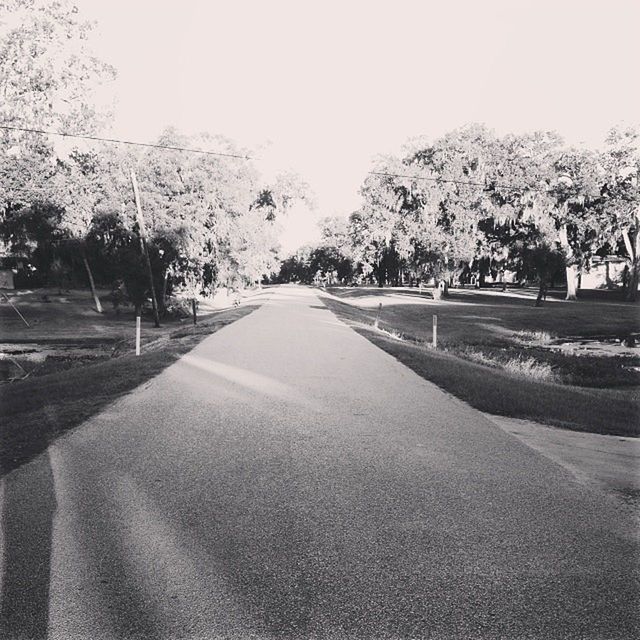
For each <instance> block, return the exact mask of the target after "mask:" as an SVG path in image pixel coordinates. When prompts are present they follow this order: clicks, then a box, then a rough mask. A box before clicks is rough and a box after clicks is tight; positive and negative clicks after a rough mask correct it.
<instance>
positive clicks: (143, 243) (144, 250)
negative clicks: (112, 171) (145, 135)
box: [131, 169, 160, 327]
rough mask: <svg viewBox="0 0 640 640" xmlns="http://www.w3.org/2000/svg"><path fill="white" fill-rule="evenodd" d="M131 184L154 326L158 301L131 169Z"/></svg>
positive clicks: (138, 199)
mask: <svg viewBox="0 0 640 640" xmlns="http://www.w3.org/2000/svg"><path fill="white" fill-rule="evenodd" d="M131 184H132V185H133V197H134V198H135V201H136V216H137V217H136V219H137V221H138V228H139V229H140V246H141V248H142V254H143V255H144V258H145V261H146V263H147V272H148V274H149V284H150V285H151V304H152V305H153V319H154V321H155V326H156V327H159V326H160V315H159V314H158V302H157V300H156V288H155V286H154V284H153V272H152V271H151V260H150V259H149V248H148V247H147V230H146V227H145V224H144V217H143V216H142V207H141V206H140V194H139V192H138V180H137V178H136V172H135V171H134V170H133V169H131Z"/></svg>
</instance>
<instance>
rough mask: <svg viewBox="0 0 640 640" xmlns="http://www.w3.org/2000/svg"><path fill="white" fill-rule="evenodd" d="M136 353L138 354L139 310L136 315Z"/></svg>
mask: <svg viewBox="0 0 640 640" xmlns="http://www.w3.org/2000/svg"><path fill="white" fill-rule="evenodd" d="M136 355H137V356H139V355H140V312H138V314H137V315H136Z"/></svg>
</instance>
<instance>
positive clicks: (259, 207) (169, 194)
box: [0, 130, 307, 310]
mask: <svg viewBox="0 0 640 640" xmlns="http://www.w3.org/2000/svg"><path fill="white" fill-rule="evenodd" d="M22 141H23V142H24V141H25V138H23V140H22ZM157 143H158V144H159V145H163V146H168V147H194V148H199V149H212V148H213V149H215V150H216V151H219V152H222V153H227V154H230V155H231V154H233V155H237V156H238V157H237V158H236V157H226V156H214V155H205V154H197V153H186V152H181V151H168V150H166V149H156V148H153V149H149V150H145V151H144V152H142V153H141V152H136V151H132V150H130V149H126V148H125V149H122V148H119V147H117V146H115V147H114V146H113V145H111V146H108V145H105V146H103V147H101V148H93V149H91V150H90V151H87V150H84V151H81V150H77V149H76V150H73V151H72V152H71V153H70V154H69V155H68V156H67V157H64V158H62V157H60V156H59V155H56V154H55V153H54V150H53V147H52V146H50V145H48V144H46V143H43V142H42V140H38V139H36V138H35V137H32V139H31V144H30V145H29V144H27V145H24V144H23V145H22V147H21V148H20V150H19V153H18V154H15V155H13V154H9V155H5V156H4V157H3V159H2V161H1V163H0V180H1V181H2V188H1V189H2V196H1V199H2V203H3V210H2V217H1V218H0V235H1V237H2V239H3V240H4V242H5V243H6V245H7V246H8V247H9V250H10V252H11V253H12V254H13V255H14V256H24V257H25V258H27V259H28V261H29V263H30V265H31V269H32V270H31V271H30V274H31V275H30V280H31V282H30V284H32V285H54V286H59V287H62V286H69V284H71V283H73V282H78V281H80V282H83V281H84V282H89V283H90V284H91V286H92V288H94V295H95V286H94V285H98V284H100V285H108V286H113V287H114V289H115V290H117V291H118V295H121V294H122V293H124V295H125V296H126V297H127V298H129V299H130V300H131V301H132V302H133V303H134V304H141V303H142V302H144V301H145V300H146V299H147V298H148V297H149V295H150V290H151V282H152V281H153V283H154V285H155V291H156V295H157V297H158V304H159V306H160V308H161V310H162V308H163V306H164V301H165V300H166V298H167V296H168V295H170V294H171V293H174V292H180V293H181V294H182V295H183V296H186V297H198V296H206V295H211V294H212V293H213V291H214V289H215V288H216V287H221V286H223V287H231V288H234V289H236V288H242V287H244V286H245V285H250V284H252V283H256V282H259V281H260V280H261V279H262V277H263V275H265V274H269V273H271V272H272V271H274V270H276V268H277V265H278V262H279V261H278V257H277V252H278V235H279V230H278V222H277V218H278V216H279V215H280V214H281V213H282V212H284V211H285V210H286V208H287V207H288V205H289V203H291V202H292V201H293V200H294V199H298V198H302V199H304V198H306V196H307V187H306V185H305V184H304V183H302V182H301V181H300V180H299V179H298V178H297V176H295V175H292V174H287V175H281V176H279V177H278V178H277V179H276V180H275V181H274V182H273V183H272V184H269V185H265V184H263V183H261V181H260V178H259V175H258V172H257V171H256V169H255V167H254V166H253V165H252V164H251V162H249V161H247V160H246V159H244V158H243V157H242V154H241V151H240V150H238V149H237V148H236V147H235V146H234V145H233V144H232V143H231V142H230V141H228V140H226V139H222V138H220V137H211V136H206V135H204V136H197V137H191V138H188V137H186V136H182V135H180V134H178V133H177V132H176V131H174V130H167V131H166V132H165V133H164V134H163V135H162V136H161V137H160V139H159V140H158V141H157ZM132 170H134V171H135V175H136V178H137V183H138V185H139V193H140V202H141V209H142V214H143V217H142V218H140V216H139V215H138V212H137V207H136V202H135V198H134V191H133V186H132V176H131V171H132ZM142 225H144V227H143V228H141V227H142ZM143 232H146V233H145V235H146V245H147V249H148V255H149V261H150V265H151V271H152V279H150V278H149V275H148V269H147V265H146V263H145V254H144V252H143V251H142V246H141V238H142V236H143ZM96 304H97V306H99V301H98V299H97V297H96Z"/></svg>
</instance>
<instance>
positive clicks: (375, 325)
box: [373, 302, 382, 329]
mask: <svg viewBox="0 0 640 640" xmlns="http://www.w3.org/2000/svg"><path fill="white" fill-rule="evenodd" d="M381 311H382V302H380V303H379V304H378V313H376V320H375V322H374V323H373V326H374V328H375V329H377V328H378V324H379V323H380V312H381Z"/></svg>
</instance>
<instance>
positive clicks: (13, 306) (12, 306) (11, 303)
mask: <svg viewBox="0 0 640 640" xmlns="http://www.w3.org/2000/svg"><path fill="white" fill-rule="evenodd" d="M0 293H2V295H3V296H4V297H5V299H6V300H7V302H8V303H9V304H10V305H11V308H12V309H13V310H14V311H15V312H16V313H17V314H18V315H19V316H20V319H21V320H22V322H24V323H25V324H26V325H27V327H29V328H31V325H30V324H29V323H28V322H27V321H26V319H25V317H24V316H23V315H22V314H21V313H20V312H19V311H18V308H17V307H16V306H15V305H14V304H13V302H11V300H10V299H9V296H8V295H7V294H6V293H5V292H4V291H0Z"/></svg>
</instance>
